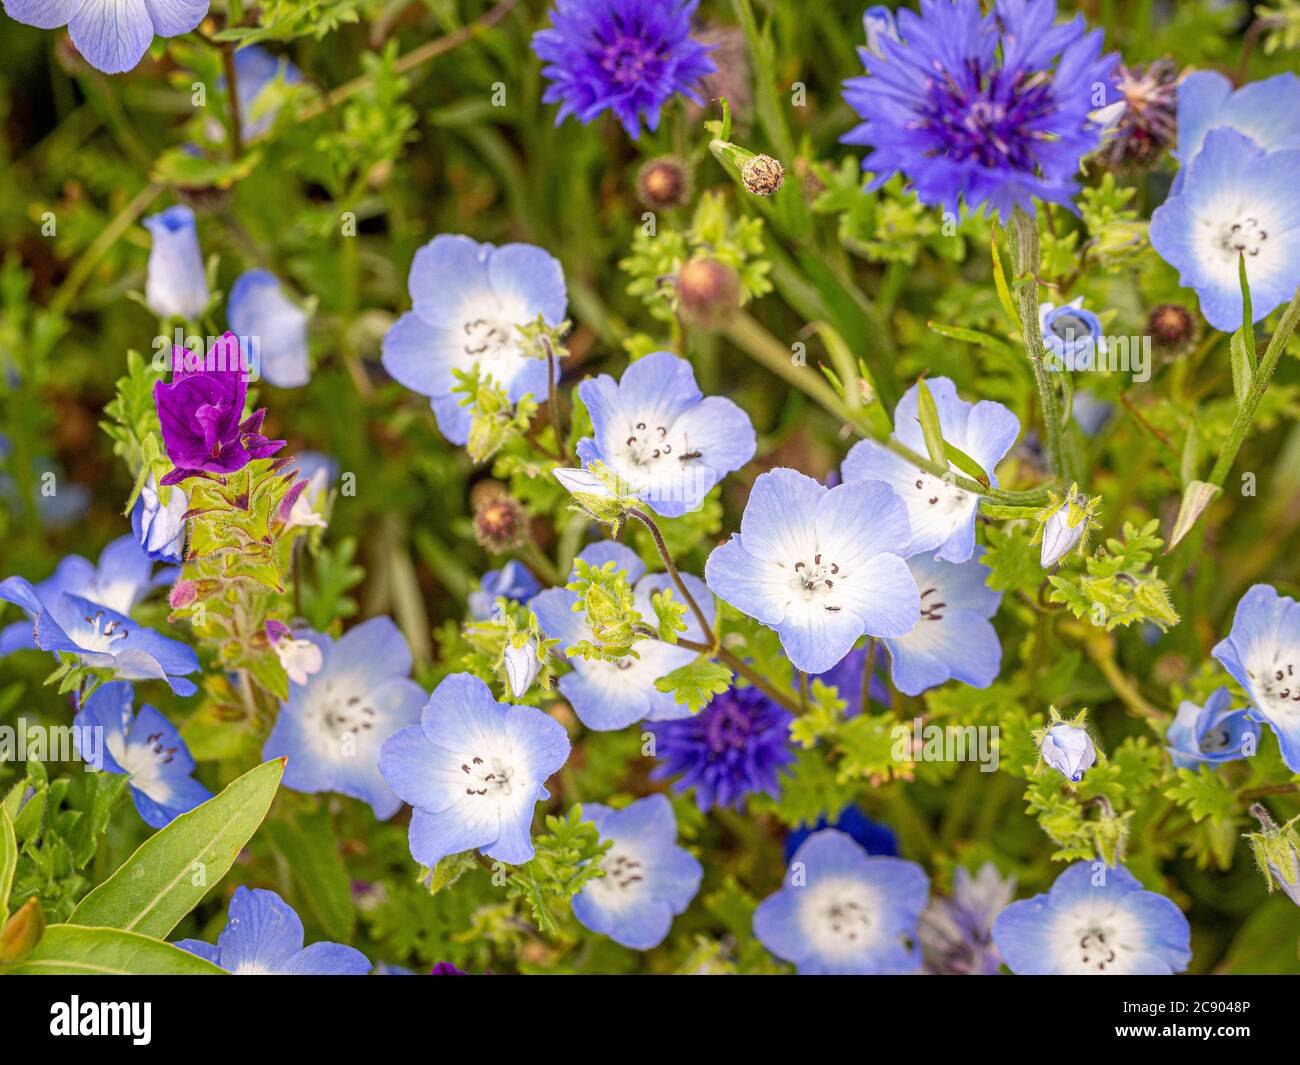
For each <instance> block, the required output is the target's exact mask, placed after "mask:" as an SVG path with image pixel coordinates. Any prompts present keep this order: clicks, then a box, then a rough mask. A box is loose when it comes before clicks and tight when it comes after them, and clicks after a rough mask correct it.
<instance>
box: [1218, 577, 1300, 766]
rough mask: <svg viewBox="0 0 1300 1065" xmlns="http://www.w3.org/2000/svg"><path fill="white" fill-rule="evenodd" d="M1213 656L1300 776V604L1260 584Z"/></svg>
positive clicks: (1244, 602)
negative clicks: (1248, 699)
mask: <svg viewBox="0 0 1300 1065" xmlns="http://www.w3.org/2000/svg"><path fill="white" fill-rule="evenodd" d="M1211 653H1212V654H1213V655H1214V657H1215V658H1217V659H1218V660H1219V663H1220V664H1221V665H1222V666H1223V668H1224V669H1226V670H1227V671H1228V672H1229V673H1231V674H1232V676H1233V679H1234V680H1236V682H1237V683H1238V684H1240V685H1241V686H1242V687H1243V688H1244V689H1245V690H1246V694H1247V695H1248V696H1249V697H1250V701H1251V702H1252V703H1254V704H1255V710H1256V712H1257V713H1258V715H1259V716H1260V717H1261V718H1262V719H1263V720H1264V721H1266V722H1267V723H1268V725H1269V727H1270V728H1272V729H1273V731H1274V732H1275V733H1277V741H1278V745H1279V746H1280V747H1281V748H1282V761H1284V762H1286V764H1287V768H1289V769H1290V770H1291V771H1292V772H1293V773H1300V604H1297V603H1296V601H1295V600H1294V599H1292V598H1291V597H1290V596H1280V595H1278V594H1277V589H1275V588H1272V587H1270V586H1269V585H1267V584H1256V585H1255V586H1254V587H1253V588H1251V589H1250V590H1249V591H1248V592H1247V593H1246V594H1245V595H1243V596H1242V597H1241V601H1240V602H1239V603H1238V604H1237V611H1236V613H1235V614H1234V615H1233V618H1232V631H1231V632H1229V633H1228V636H1227V638H1226V639H1224V640H1220V641H1219V643H1218V644H1216V645H1215V647H1214V650H1213V651H1212V652H1211Z"/></svg>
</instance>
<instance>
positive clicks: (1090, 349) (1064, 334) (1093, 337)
mask: <svg viewBox="0 0 1300 1065" xmlns="http://www.w3.org/2000/svg"><path fill="white" fill-rule="evenodd" d="M1038 327H1039V329H1040V330H1041V331H1042V334H1043V343H1044V344H1045V345H1046V347H1047V350H1048V351H1049V352H1051V354H1053V355H1055V356H1056V359H1055V360H1052V359H1049V360H1048V368H1049V369H1052V370H1060V369H1061V368H1062V367H1064V368H1065V369H1067V370H1091V369H1092V367H1093V364H1094V363H1095V361H1096V358H1097V356H1098V355H1105V354H1106V350H1107V348H1106V337H1105V334H1104V333H1103V332H1102V327H1101V319H1100V318H1098V317H1097V316H1096V315H1095V314H1093V313H1092V311H1090V310H1088V308H1087V307H1085V306H1084V305H1083V297H1082V296H1080V297H1078V298H1077V299H1073V300H1071V301H1070V302H1069V303H1062V304H1061V305H1060V306H1059V307H1058V306H1056V305H1055V304H1053V303H1040V304H1039V305H1038ZM1057 360H1059V362H1058V361H1057Z"/></svg>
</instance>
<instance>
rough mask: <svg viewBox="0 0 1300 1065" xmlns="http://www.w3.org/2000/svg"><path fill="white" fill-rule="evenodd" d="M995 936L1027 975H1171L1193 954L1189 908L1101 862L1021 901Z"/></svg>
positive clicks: (1082, 866)
mask: <svg viewBox="0 0 1300 1065" xmlns="http://www.w3.org/2000/svg"><path fill="white" fill-rule="evenodd" d="M993 942H994V944H996V946H997V948H998V950H999V951H1000V952H1001V954H1002V957H1003V958H1004V959H1005V960H1006V963H1007V967H1008V968H1009V969H1010V970H1011V971H1012V972H1013V973H1016V974H1018V975H1020V976H1081V975H1085V976H1095V975H1099V974H1104V975H1111V976H1169V975H1172V974H1173V973H1180V972H1182V971H1183V970H1184V969H1186V968H1187V965H1188V963H1189V962H1190V961H1191V960H1192V951H1191V928H1190V927H1189V926H1188V924H1187V918H1186V917H1184V916H1183V913H1182V911H1181V910H1180V909H1179V908H1178V907H1177V906H1175V905H1174V904H1173V903H1172V902H1170V901H1169V899H1167V898H1165V897H1164V896H1163V895H1157V894H1156V893H1155V892H1154V891H1145V890H1143V888H1142V885H1141V884H1140V883H1139V882H1138V880H1137V878H1136V877H1134V876H1133V874H1132V873H1130V872H1129V871H1128V870H1127V869H1125V868H1124V867H1123V866H1122V865H1117V866H1115V867H1114V868H1113V869H1112V868H1110V867H1108V866H1105V865H1103V864H1102V863H1100V862H1097V863H1090V862H1075V863H1074V864H1073V865H1072V866H1070V868H1068V869H1067V870H1065V872H1063V873H1062V874H1061V875H1060V876H1059V877H1057V878H1056V883H1054V884H1053V885H1052V888H1051V890H1050V891H1049V892H1048V893H1047V894H1045V895H1035V896H1034V897H1033V898H1032V899H1021V900H1020V901H1019V902H1013V903H1012V904H1011V905H1010V906H1008V907H1007V908H1006V909H1005V910H1003V911H1002V912H1001V913H1000V914H998V916H997V919H996V920H995V921H994V922H993Z"/></svg>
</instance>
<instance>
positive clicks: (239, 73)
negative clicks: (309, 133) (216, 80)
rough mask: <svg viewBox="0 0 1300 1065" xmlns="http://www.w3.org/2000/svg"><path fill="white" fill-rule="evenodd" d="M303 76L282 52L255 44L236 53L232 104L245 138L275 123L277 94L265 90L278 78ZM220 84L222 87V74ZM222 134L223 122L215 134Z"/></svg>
mask: <svg viewBox="0 0 1300 1065" xmlns="http://www.w3.org/2000/svg"><path fill="white" fill-rule="evenodd" d="M302 80H303V79H302V72H301V71H300V70H299V69H298V68H297V67H296V66H294V65H293V64H292V63H291V62H289V60H288V58H287V57H285V56H278V55H274V54H273V53H271V52H268V51H267V50H266V49H265V48H260V47H258V46H257V45H255V44H254V45H248V46H247V47H244V48H241V49H239V51H237V52H236V53H235V82H236V87H235V95H236V100H235V106H236V107H237V108H238V110H239V124H240V127H241V128H242V130H243V134H244V138H245V139H246V140H252V139H253V138H255V137H260V136H261V135H262V134H263V133H265V132H266V131H267V130H268V129H270V128H271V126H273V125H274V124H275V116H276V115H277V114H278V113H279V106H278V104H279V102H280V95H279V94H277V93H275V92H269V93H268V92H267V90H268V89H272V87H273V86H275V84H276V83H277V82H279V83H281V84H282V85H296V84H298V83H300V82H301V81H302ZM221 85H222V88H224V87H225V79H224V78H223V79H222V80H221ZM264 94H265V95H264ZM224 135H225V127H224V126H222V127H220V133H218V137H223V136H224Z"/></svg>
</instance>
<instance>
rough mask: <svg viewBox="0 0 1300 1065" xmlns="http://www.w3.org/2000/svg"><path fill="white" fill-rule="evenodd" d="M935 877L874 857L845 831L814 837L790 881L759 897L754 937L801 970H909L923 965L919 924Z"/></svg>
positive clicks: (801, 851) (905, 864)
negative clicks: (930, 877)
mask: <svg viewBox="0 0 1300 1065" xmlns="http://www.w3.org/2000/svg"><path fill="white" fill-rule="evenodd" d="M929 894H930V880H929V878H928V877H927V876H926V875H925V872H924V870H922V868H921V867H920V866H919V865H917V864H916V863H915V862H908V861H904V860H903V859H902V858H884V857H872V856H870V855H868V854H867V852H866V851H864V850H863V849H862V848H861V847H859V846H858V845H857V844H856V843H854V842H853V840H852V839H850V838H849V837H848V836H846V835H845V834H844V833H843V832H836V831H835V830H834V829H826V830H824V831H821V832H817V833H815V834H814V835H812V836H809V837H808V839H807V840H806V841H805V842H804V844H803V845H802V846H801V847H800V848H799V849H798V851H796V852H795V855H794V858H793V860H792V861H791V862H790V868H789V869H788V870H787V872H786V878H785V886H784V887H782V888H781V890H780V891H778V892H777V893H776V894H775V895H771V896H769V897H768V898H766V899H764V900H763V901H762V902H761V903H759V905H758V908H757V909H756V910H755V911H754V935H755V936H757V937H758V939H759V941H760V942H761V943H762V944H763V946H765V947H767V949H768V950H770V951H771V952H772V953H773V954H775V955H776V956H777V957H778V958H783V959H785V960H786V961H789V962H793V963H794V965H795V967H796V969H797V971H798V973H799V975H800V976H874V975H881V976H891V975H892V976H902V975H906V974H908V973H915V972H917V971H918V970H919V969H920V967H921V951H920V948H919V946H918V945H917V941H916V925H917V921H918V920H919V919H920V916H921V911H922V910H924V909H925V903H926V899H927V898H928V897H929Z"/></svg>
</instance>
